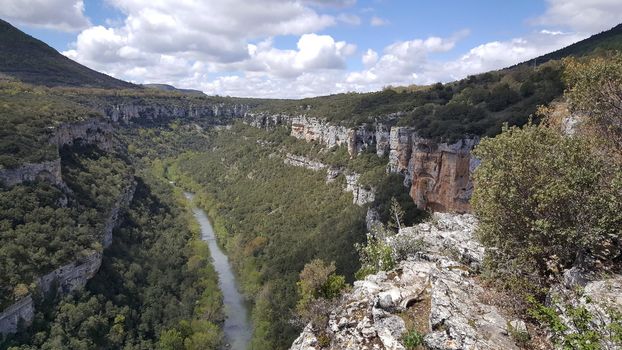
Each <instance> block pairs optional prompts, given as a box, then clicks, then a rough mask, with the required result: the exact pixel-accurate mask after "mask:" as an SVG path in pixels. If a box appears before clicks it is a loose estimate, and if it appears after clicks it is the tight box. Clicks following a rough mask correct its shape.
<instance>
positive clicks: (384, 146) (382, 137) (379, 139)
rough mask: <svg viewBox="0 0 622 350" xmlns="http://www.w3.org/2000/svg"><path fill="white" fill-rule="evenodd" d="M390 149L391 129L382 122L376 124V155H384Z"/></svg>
mask: <svg viewBox="0 0 622 350" xmlns="http://www.w3.org/2000/svg"><path fill="white" fill-rule="evenodd" d="M390 150H391V131H390V128H389V127H388V126H386V125H384V124H381V123H378V124H376V155H377V156H378V157H384V156H386V155H387V154H389V151H390Z"/></svg>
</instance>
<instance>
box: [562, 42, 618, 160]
mask: <svg viewBox="0 0 622 350" xmlns="http://www.w3.org/2000/svg"><path fill="white" fill-rule="evenodd" d="M564 66H565V70H564V78H565V79H566V81H567V82H568V85H569V89H568V91H567V94H566V95H567V97H568V100H569V101H570V104H571V108H572V109H573V110H575V111H578V112H580V113H581V114H584V115H586V116H587V120H586V121H585V122H586V123H587V124H588V126H590V127H591V128H593V129H594V131H596V132H597V135H596V137H597V138H599V139H600V140H601V141H602V143H604V144H605V145H608V146H609V147H610V148H612V149H613V150H614V152H616V153H617V154H618V156H620V155H621V151H620V150H622V54H621V53H616V54H613V55H610V56H607V57H595V58H590V59H587V60H583V61H578V60H576V59H566V60H564Z"/></svg>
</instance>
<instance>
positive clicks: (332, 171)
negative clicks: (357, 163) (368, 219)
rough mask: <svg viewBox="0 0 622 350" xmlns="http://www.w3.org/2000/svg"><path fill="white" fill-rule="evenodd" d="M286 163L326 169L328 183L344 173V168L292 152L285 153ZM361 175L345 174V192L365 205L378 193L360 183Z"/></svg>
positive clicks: (355, 201) (357, 203)
mask: <svg viewBox="0 0 622 350" xmlns="http://www.w3.org/2000/svg"><path fill="white" fill-rule="evenodd" d="M283 162H284V163H285V164H288V165H292V166H297V167H303V168H306V169H309V170H313V171H320V170H324V169H327V170H326V183H331V182H334V181H335V180H336V179H337V177H339V175H341V174H342V173H343V169H342V168H338V167H330V166H328V165H326V164H324V163H322V162H318V161H317V160H313V159H310V158H308V157H304V156H297V155H294V154H291V153H287V154H286V155H285V159H284V160H283ZM360 177H361V175H360V174H357V173H348V174H345V180H346V183H345V187H344V189H343V190H344V192H352V203H353V204H356V205H358V206H363V205H365V204H367V203H371V202H373V201H374V199H375V197H376V195H375V190H374V189H373V188H367V187H365V186H363V185H361V184H360V182H359V179H360Z"/></svg>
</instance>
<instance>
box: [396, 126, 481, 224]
mask: <svg viewBox="0 0 622 350" xmlns="http://www.w3.org/2000/svg"><path fill="white" fill-rule="evenodd" d="M477 142H478V140H477V139H464V140H460V141H458V142H456V143H453V144H446V143H440V144H439V143H436V142H434V141H431V140H429V139H424V138H419V137H413V143H412V145H413V147H412V153H411V157H410V161H409V163H408V172H409V173H410V174H411V176H412V180H411V187H410V196H411V197H412V198H413V200H414V201H415V204H416V205H417V207H418V208H420V209H429V210H432V211H435V212H456V213H467V212H470V210H471V207H470V205H469V200H470V199H471V194H472V193H473V182H472V179H471V172H472V170H471V169H472V168H474V166H475V164H476V161H474V160H473V159H472V157H471V150H472V149H473V147H474V146H475V144H477Z"/></svg>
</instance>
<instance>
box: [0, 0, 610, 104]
mask: <svg viewBox="0 0 622 350" xmlns="http://www.w3.org/2000/svg"><path fill="white" fill-rule="evenodd" d="M5 1H15V0H5ZM40 1H42V0H40ZM50 1H61V0H50ZM62 1H69V0H62ZM106 1H108V2H109V3H110V4H112V5H113V6H116V7H117V8H118V9H120V10H121V11H122V12H123V13H124V14H125V19H124V20H123V21H122V22H121V23H112V22H111V23H109V24H107V26H106V27H104V26H95V27H90V28H88V29H86V30H83V31H82V32H81V33H80V34H79V35H78V37H77V40H76V42H75V45H74V47H73V48H72V50H68V51H67V52H65V54H66V55H67V56H69V57H71V58H73V59H76V60H78V61H79V62H81V63H84V64H86V65H88V66H90V67H92V68H95V69H98V70H101V71H104V72H106V73H109V74H112V75H114V76H116V77H119V78H122V79H127V80H131V81H134V82H140V83H142V82H162V83H169V84H173V85H176V86H178V87H182V88H198V89H202V90H204V91H206V92H207V93H210V94H220V95H231V96H256V97H283V98H295V97H305V96H315V95H325V94H330V93H337V92H346V91H371V90H378V89H381V88H382V87H383V86H385V85H408V84H413V83H416V84H429V83H434V82H437V81H442V82H446V81H451V80H455V79H461V78H464V77H466V76H467V75H471V74H476V73H481V72H485V71H489V70H494V69H499V68H503V67H506V66H510V65H513V64H516V63H519V62H521V61H525V60H528V59H531V58H533V57H536V56H539V55H541V54H544V53H547V52H550V51H553V50H556V49H559V48H561V47H563V46H566V45H569V44H571V43H573V42H576V41H578V40H580V39H583V38H585V37H587V36H588V34H587V32H586V30H588V29H586V28H596V27H597V25H596V24H595V22H600V21H598V19H593V18H592V19H590V18H585V16H574V17H573V16H566V19H565V20H562V19H558V18H556V17H557V16H562V15H561V14H562V13H564V11H565V12H568V13H575V14H576V12H577V11H578V12H579V13H580V12H581V11H583V10H585V11H587V12H588V13H592V14H594V13H601V12H602V11H606V12H612V11H613V12H612V13H620V11H617V12H616V11H614V10H615V8H617V7H616V6H613V5H615V4H614V3H617V2H619V1H611V0H584V1H579V0H566V1H561V0H548V3H549V8H548V10H547V12H546V13H545V14H544V15H543V16H541V17H539V18H538V19H534V20H532V23H534V24H537V27H534V28H533V33H530V34H526V35H523V36H521V37H516V38H513V39H510V40H503V41H492V42H487V43H481V44H480V45H477V46H475V47H472V48H471V49H467V50H464V51H462V52H455V50H456V46H457V45H456V44H457V43H458V42H459V41H460V40H461V39H462V38H464V37H465V36H466V35H468V31H462V32H458V33H456V34H455V35H453V36H449V37H438V36H431V37H428V38H419V39H412V40H404V41H399V42H395V43H392V44H390V45H386V47H384V49H382V50H379V49H378V48H374V49H372V48H369V49H367V50H365V51H364V52H361V53H360V56H357V59H358V58H360V60H361V62H362V64H363V68H361V69H360V70H359V71H351V70H348V69H347V64H348V60H349V58H351V57H352V56H353V55H354V54H355V52H356V46H355V45H354V43H348V42H345V41H340V40H339V38H335V37H334V36H331V35H318V34H313V33H323V32H324V31H325V29H326V28H328V27H331V26H335V25H359V24H360V23H361V18H360V17H359V16H357V15H354V14H352V13H353V12H355V9H349V8H347V7H348V6H352V5H354V4H355V1H354V0H262V1H247V0H228V1H222V0H202V1H198V0H193V1H190V0H106ZM74 2H75V1H74ZM577 4H579V5H581V4H585V8H582V9H581V10H578V9H577V8H578V7H577V6H578V5H577ZM612 6H613V7H612ZM344 9H346V10H344ZM595 9H596V10H595ZM342 11H343V12H342ZM357 11H363V10H357ZM595 11H596V12H595ZM599 11H600V12H599ZM326 13H329V14H326ZM356 13H359V14H360V12H356ZM372 14H373V13H371V14H365V15H361V16H363V17H364V18H366V20H367V18H369V16H371V15H372ZM609 17H611V16H610V14H608V15H603V18H604V20H603V21H602V22H603V23H609V22H612V21H613V19H607V18H609ZM369 20H370V23H371V24H372V25H374V23H375V25H383V24H387V23H388V21H387V20H386V19H383V18H380V17H375V16H374V17H372V18H371V19H369ZM590 23H591V24H590ZM599 26H601V27H602V26H606V27H607V28H608V27H610V26H611V25H610V24H600V25H599ZM600 29H604V28H598V30H600ZM590 30H591V29H590ZM594 30H596V29H594ZM590 33H592V32H590ZM285 35H289V36H294V37H295V38H297V42H296V46H295V47H281V46H280V45H277V44H275V42H276V43H280V42H281V41H280V40H279V38H278V37H279V36H285ZM288 40H289V39H288ZM440 53H449V54H443V55H439V54H440ZM450 55H452V56H453V57H454V58H453V59H451V58H447V57H450ZM440 57H443V59H441V58H440ZM208 78H209V79H208Z"/></svg>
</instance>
